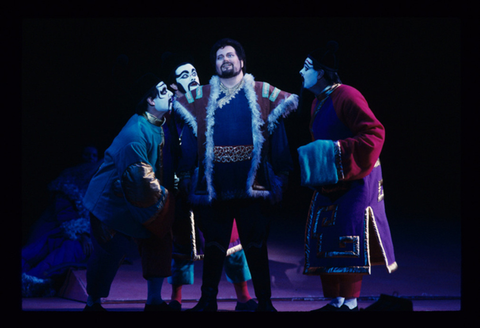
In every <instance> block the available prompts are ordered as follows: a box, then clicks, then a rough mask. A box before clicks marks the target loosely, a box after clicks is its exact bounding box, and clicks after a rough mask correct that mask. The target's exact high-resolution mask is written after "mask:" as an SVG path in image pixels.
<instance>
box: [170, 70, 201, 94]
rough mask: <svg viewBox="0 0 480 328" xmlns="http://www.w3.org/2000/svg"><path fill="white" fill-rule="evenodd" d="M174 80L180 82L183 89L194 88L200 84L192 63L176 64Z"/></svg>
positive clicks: (189, 89)
mask: <svg viewBox="0 0 480 328" xmlns="http://www.w3.org/2000/svg"><path fill="white" fill-rule="evenodd" d="M175 81H176V82H177V84H180V85H181V86H182V87H183V89H184V90H185V91H192V90H195V89H196V88H197V87H198V86H199V85H200V79H199V78H198V75H197V70H196V69H195V67H193V65H192V64H185V65H181V66H178V68H177V69H176V70H175Z"/></svg>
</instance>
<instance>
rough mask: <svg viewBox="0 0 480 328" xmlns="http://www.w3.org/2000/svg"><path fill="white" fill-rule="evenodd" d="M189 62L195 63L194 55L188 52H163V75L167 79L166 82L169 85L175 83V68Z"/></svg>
mask: <svg viewBox="0 0 480 328" xmlns="http://www.w3.org/2000/svg"><path fill="white" fill-rule="evenodd" d="M187 63H188V64H192V65H195V63H194V61H193V57H192V56H190V55H189V54H187V53H184V52H177V53H172V52H168V51H167V52H164V53H163V54H162V67H161V70H162V76H165V77H166V79H167V80H166V81H165V83H166V84H167V85H170V84H172V83H175V70H176V69H177V68H178V66H181V65H184V64H187Z"/></svg>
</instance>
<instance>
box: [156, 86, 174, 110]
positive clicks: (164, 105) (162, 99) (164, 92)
mask: <svg viewBox="0 0 480 328" xmlns="http://www.w3.org/2000/svg"><path fill="white" fill-rule="evenodd" d="M157 90H158V95H157V96H156V97H155V99H153V103H154V107H155V111H156V112H157V113H155V114H157V115H155V116H157V117H160V116H163V115H164V114H165V113H167V112H168V111H169V110H171V109H172V102H173V93H172V92H171V91H170V90H168V89H167V85H166V84H165V83H164V82H163V81H162V82H160V83H159V84H157Z"/></svg>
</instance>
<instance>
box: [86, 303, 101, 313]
mask: <svg viewBox="0 0 480 328" xmlns="http://www.w3.org/2000/svg"><path fill="white" fill-rule="evenodd" d="M93 311H96V312H107V310H106V309H105V308H104V307H103V306H102V305H101V304H100V303H93V305H92V306H90V305H85V307H84V308H83V312H93Z"/></svg>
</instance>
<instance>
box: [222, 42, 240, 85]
mask: <svg viewBox="0 0 480 328" xmlns="http://www.w3.org/2000/svg"><path fill="white" fill-rule="evenodd" d="M215 67H216V70H217V74H218V75H219V76H220V77H223V78H229V77H234V76H237V75H238V74H240V72H241V71H242V68H243V61H241V60H240V58H238V56H237V52H236V51H235V48H234V47H232V46H225V47H224V48H220V49H218V50H217V58H216V62H215Z"/></svg>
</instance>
